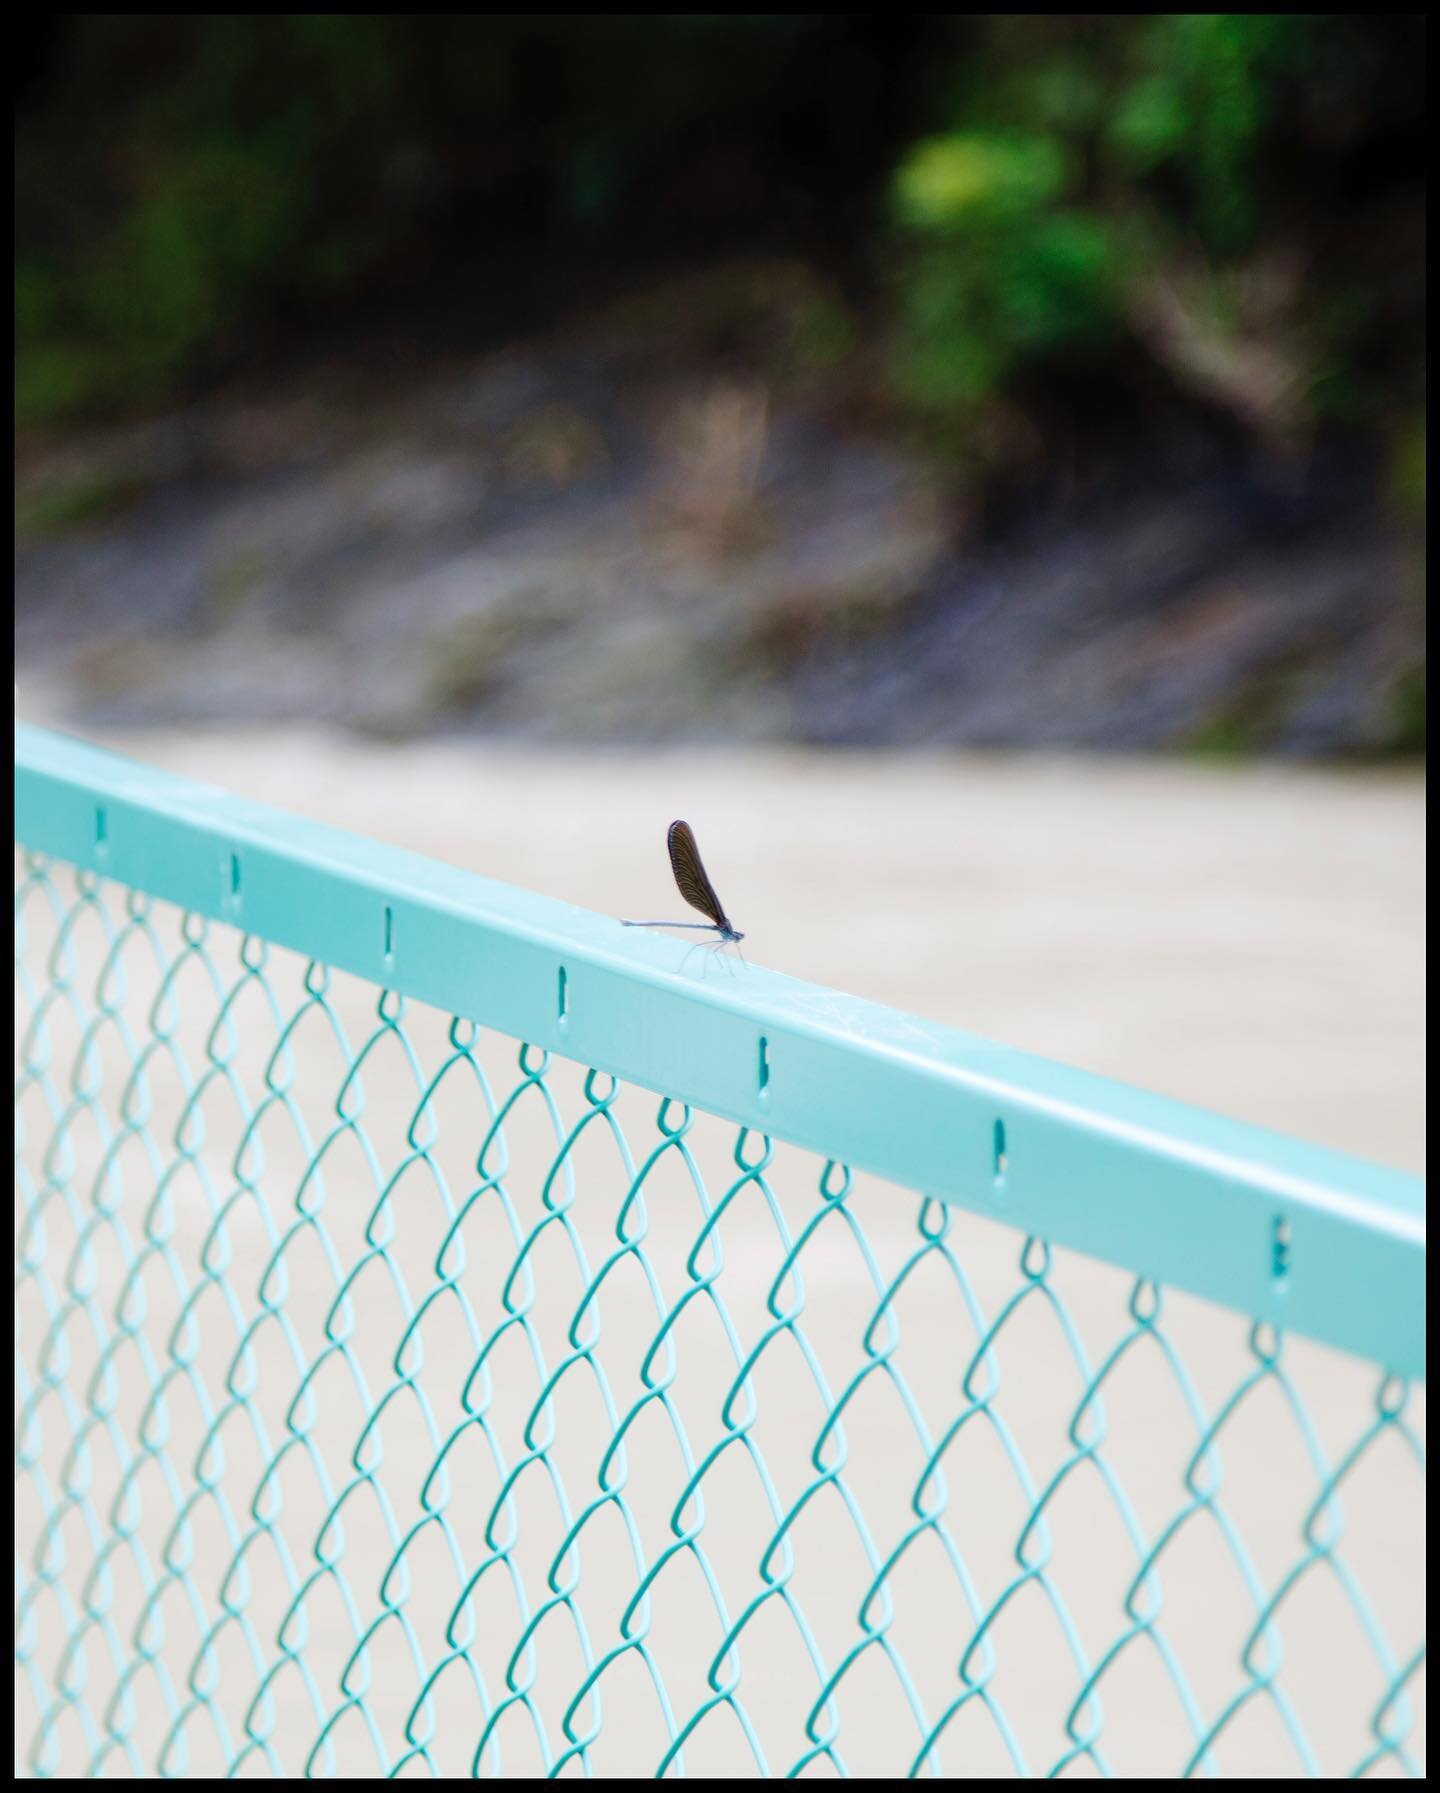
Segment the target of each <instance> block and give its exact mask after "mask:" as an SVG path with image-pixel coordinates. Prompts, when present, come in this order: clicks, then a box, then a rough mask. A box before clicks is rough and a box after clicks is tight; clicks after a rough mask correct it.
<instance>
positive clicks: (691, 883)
mask: <svg viewBox="0 0 1440 1793" xmlns="http://www.w3.org/2000/svg"><path fill="white" fill-rule="evenodd" d="M666 839H667V842H668V844H669V847H670V869H671V871H673V872H674V874H675V883H676V885H677V886H678V888H679V891H680V894H681V896H682V897H684V899H685V901H686V902H687V903H689V905H690V907H691V908H692V909H698V910H699V911H700V913H701V914H702V915H708V916H709V917H710V919H711V921H712V922H714V924H715V926H716V927H717V928H719V929H720V930H721V931H722V932H723V933H726V934H728V933H731V932H732V931H733V930H732V929H731V926H730V919H729V917H728V916H727V915H726V913H725V911H724V909H722V908H721V906H720V899H719V897H718V896H716V894H715V886H714V885H713V884H712V883H711V882H710V880H709V879H708V878H707V877H706V876H705V867H704V866H703V865H702V864H701V863H700V849H699V848H698V847H697V846H696V845H695V836H694V835H693V834H692V833H691V831H690V824H689V823H688V822H672V823H671V824H670V832H669V834H668V835H667V836H666Z"/></svg>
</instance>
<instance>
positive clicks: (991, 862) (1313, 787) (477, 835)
mask: <svg viewBox="0 0 1440 1793" xmlns="http://www.w3.org/2000/svg"><path fill="white" fill-rule="evenodd" d="M20 49H21V54H20V56H19V59H18V63H17V93H16V119H17V189H16V191H17V209H16V217H17V250H16V309H17V344H18V362H17V380H16V429H17V472H16V537H17V545H16V594H17V622H16V642H17V654H18V673H17V678H18V686H19V705H20V711H21V714H22V715H27V716H30V717H32V718H34V719H37V720H48V721H52V722H55V723H57V724H58V725H59V726H62V727H67V728H70V729H72V730H74V731H76V732H80V733H83V734H86V735H88V736H89V737H91V738H94V739H97V740H102V741H107V742H111V743H114V744H116V745H120V746H126V747H129V749H130V750H132V751H137V752H144V753H145V754H146V756H147V757H150V758H153V759H158V760H161V761H163V762H165V763H170V764H174V765H175V766H176V767H177V768H178V769H181V770H187V771H192V772H193V771H208V772H209V773H210V774H211V775H213V776H216V777H218V778H221V779H223V781H224V782H227V783H230V784H234V785H238V786H240V787H241V788H246V787H247V784H248V787H249V788H252V789H254V790H255V792H256V793H257V794H262V795H267V796H271V797H275V798H277V799H278V800H279V801H282V802H286V803H289V804H290V805H291V806H293V807H297V808H302V809H305V808H308V809H310V810H312V811H313V812H314V813H316V814H318V815H324V816H326V817H327V818H328V819H331V820H336V821H340V822H343V823H347V824H349V825H352V826H357V827H362V828H368V829H369V831H371V832H388V835H389V837H390V838H396V839H403V840H404V841H405V843H406V844H409V845H415V846H420V847H422V848H423V849H424V850H426V851H430V852H434V853H438V854H440V855H441V856H443V857H447V858H452V859H459V860H462V861H463V862H465V863H471V864H474V865H475V866H476V867H477V868H478V869H482V870H485V871H488V872H492V873H494V874H496V875H500V876H514V877H516V878H518V879H520V880H522V881H525V882H529V883H532V884H534V885H536V886H537V887H539V888H544V889H548V890H552V891H553V892H554V893H555V894H559V895H563V896H567V897H570V898H572V899H573V900H576V901H579V902H582V903H590V904H592V905H594V906H597V907H610V908H612V909H614V908H617V907H619V908H620V909H621V910H622V912H623V909H624V908H626V907H628V908H629V909H630V910H631V911H632V912H633V910H634V909H635V908H637V907H638V908H640V909H642V910H645V911H646V912H651V913H657V914H658V913H664V912H665V911H664V910H663V909H661V908H647V903H648V902H653V903H663V902H664V901H666V900H667V899H666V896H665V890H664V886H665V869H664V860H663V850H662V840H663V829H664V825H665V823H666V822H668V820H669V819H670V817H671V815H672V814H688V815H690V816H691V819H692V820H693V821H694V822H695V825H696V827H697V830H698V832H699V835H700V839H701V841H702V844H704V845H705V847H706V850H707V854H708V856H709V857H710V858H711V860H712V871H713V872H714V873H715V876H716V880H717V883H719V885H720V888H721V889H722V891H723V892H724V893H725V896H726V900H727V903H728V904H729V905H730V907H731V908H732V910H733V912H735V913H736V914H737V915H739V916H740V917H741V918H742V925H746V926H748V928H749V931H750V937H751V938H750V944H751V945H752V946H753V947H754V948H755V951H756V956H757V957H759V958H761V959H762V960H765V961H766V962H769V963H772V964H780V965H783V966H785V967H786V968H788V969H792V970H795V971H797V972H799V973H801V974H802V975H809V976H815V977H819V978H822V979H824V980H825V981H828V982H834V983H839V984H842V985H843V986H845V987H847V988H851V989H858V990H861V991H862V992H863V993H865V994H867V995H872V996H877V997H880V998H882V999H884V1000H892V1001H898V1002H902V1003H904V1004H905V1005H906V1006H910V1007H917V1008H922V1009H923V1010H924V1011H925V1012H927V1013H929V1014H938V1015H940V1016H941V1017H942V1018H944V1019H948V1020H952V1021H955V1022H956V1023H958V1024H960V1025H965V1026H972V1027H975V1028H977V1029H979V1030H981V1031H993V1032H996V1033H1001V1034H1003V1035H1005V1037H1007V1038H1009V1039H1012V1040H1014V1041H1016V1043H1019V1044H1024V1045H1030V1046H1033V1047H1035V1048H1036V1049H1038V1050H1042V1051H1049V1052H1052V1053H1053V1054H1055V1055H1056V1056H1064V1057H1069V1058H1072V1059H1078V1060H1079V1061H1080V1062H1082V1063H1086V1064H1089V1065H1091V1066H1093V1067H1094V1068H1096V1069H1100V1070H1105V1071H1109V1072H1113V1073H1115V1074H1119V1075H1127V1076H1130V1077H1132V1078H1136V1079H1138V1080H1140V1081H1143V1082H1148V1083H1150V1084H1152V1085H1154V1086H1157V1087H1163V1088H1167V1089H1169V1090H1170V1091H1171V1092H1172V1093H1176V1094H1182V1095H1189V1096H1192V1097H1194V1098H1195V1099H1198V1100H1208V1101H1213V1102H1215V1103H1217V1104H1218V1105H1222V1106H1225V1107H1227V1108H1228V1109H1229V1110H1231V1111H1232V1112H1241V1113H1246V1114H1248V1115H1249V1116H1250V1118H1254V1119H1269V1120H1272V1121H1274V1122H1275V1123H1276V1124H1280V1125H1286V1126H1290V1127H1293V1128H1295V1129H1297V1130H1302V1131H1309V1132H1311V1133H1312V1134H1313V1135H1314V1136H1316V1137H1320V1138H1329V1139H1331V1140H1332V1141H1333V1142H1334V1143H1339V1144H1347V1145H1357V1146H1359V1147H1360V1148H1361V1149H1368V1150H1373V1151H1374V1152H1375V1153H1376V1154H1377V1155H1380V1156H1384V1157H1389V1158H1391V1159H1392V1160H1395V1161H1400V1162H1407V1163H1408V1162H1413V1161H1415V1160H1416V1158H1417V1157H1418V1154H1419V1151H1420V1125H1419V1112H1420V1110H1419V1106H1418V1080H1419V1077H1420V1050H1421V1040H1422V1035H1421V1032H1420V970H1419V966H1420V957H1419V955H1420V949H1421V939H1422V935H1421V922H1420V916H1421V903H1422V896H1423V893H1422V889H1421V872H1420V855H1421V851H1422V832H1421V831H1422V822H1421V809H1420V806H1421V802H1422V792H1421V786H1420V783H1419V775H1418V770H1417V768H1418V763H1419V761H1418V756H1419V754H1420V753H1421V751H1422V747H1423V739H1424V689H1425V688H1424V658H1423V655H1424V629H1423V622H1424V611H1423V533H1422V530H1423V506H1424V489H1425V435H1424V420H1423V374H1424V346H1425V344H1424V331H1423V321H1422V320H1423V302H1424V281H1423V258H1424V229H1423V224H1424V198H1425V189H1424V181H1423V172H1422V171H1423V110H1424V102H1423V69H1424V62H1425V34H1424V25H1423V21H1422V20H1420V19H1419V18H1413V17H1394V16H1389V17H1386V16H1375V17H1370V16H1363V17H1362V16H1359V15H1343V14H1341V15H1324V16H1315V15H1309V16H1304V15H1272V14H1247V15H1240V14H1206V15H1154V16H1129V15H1127V16H1119V15H1094V16H1089V17H1085V16H1078V17H1077V16H1069V15H1066V16H1064V17H1060V16H1051V15H1026V16H1014V17H1000V16H972V17H950V16H943V15H903V16H902V15H890V16H884V17H881V16H875V15H839V14H746V15H734V16H727V15H713V14H707V15H639V14H621V15H612V16H609V17H590V16H579V15H565V14H547V15H539V16H531V17H524V16H520V15H509V14H493V15H484V16H469V17H455V18H448V17H447V18H441V17H438V16H434V15H417V16H402V15H394V14H363V15H360V14H350V15H343V14H303V15H264V16H261V15H199V16H194V17H190V16H181V15H95V14H68V15H52V16H48V17H35V18H32V19H30V20H29V21H27V23H26V24H25V26H24V27H23V29H22V38H21V45H20ZM660 745H663V746H664V747H665V748H666V749H667V752H666V753H665V754H663V755H662V754H657V753H654V752H653V751H652V750H653V749H654V748H656V747H658V746H660ZM598 748H604V749H605V750H606V754H604V755H601V757H600V758H599V759H598V760H597V759H596V757H595V754H596V750H597V749H598ZM842 748H843V749H845V750H847V751H846V752H845V753H844V754H838V753H837V752H836V750H837V749H842ZM642 749H643V750H644V751H643V752H642V751H641V750H642ZM861 750H864V751H861ZM897 750H906V751H905V752H899V751H897ZM1036 750H1040V752H1041V757H1036ZM676 752H678V753H680V754H681V755H682V757H681V758H678V759H677V758H675V757H674V755H675V753H676ZM917 752H919V753H920V754H921V757H920V758H918V759H917V758H916V757H915V755H916V753H917ZM1122 754H1129V755H1132V756H1133V755H1139V754H1143V755H1146V756H1147V762H1146V763H1145V764H1144V765H1143V766H1140V765H1136V764H1132V763H1130V762H1128V761H1126V760H1124V759H1122V758H1121V757H1120V756H1121V755H1122ZM606 755H608V756H610V757H608V758H607V757H606ZM697 755H699V756H700V757H699V759H698V760H697V758H696V756H697ZM1021 755H1023V756H1024V757H1016V756H1021ZM1102 755H1103V756H1104V757H1101V756H1102ZM1300 761H1303V762H1306V763H1305V764H1304V765H1303V766H1302V765H1298V764H1296V763H1295V762H1300ZM1282 762H1285V763H1284V764H1282ZM697 791H703V792H705V793H707V794H708V795H709V797H710V806H709V813H708V815H707V814H706V813H704V810H703V807H702V808H701V809H699V810H698V811H697V797H696V796H695V795H691V796H689V797H687V795H686V793H687V792H689V793H696V792H697ZM617 792H623V793H625V795H624V797H623V801H621V800H620V799H618V798H617ZM392 798H393V801H391V799H392ZM617 802H618V803H619V807H617ZM622 814H623V816H624V825H623V826H622V825H621V822H620V819H619V818H620V817H621V815H622ZM502 817H508V818H509V822H508V825H507V826H508V832H507V831H506V827H503V826H502V825H501V821H500V818H502ZM537 817H541V818H543V820H544V822H545V835H546V839H545V842H544V844H543V845H537V832H538V831H537V828H536V818H537ZM822 818H828V820H824V821H822ZM822 837H823V850H822V845H821V842H822ZM817 854H821V856H822V857H823V859H824V862H825V872H824V877H825V879H826V881H827V882H826V886H825V887H826V888H829V889H831V890H833V891H835V892H837V893H838V900H837V898H834V897H832V899H831V901H830V904H829V907H830V909H831V910H832V912H833V914H834V917H835V922H834V925H833V928H832V927H831V926H829V925H827V924H826V923H824V922H822V923H821V924H819V925H815V924H814V922H813V915H812V912H813V909H814V907H815V904H816V897H817V894H818V891H817V869H816V867H817ZM858 855H863V856H864V857H865V858H866V861H867V875H866V877H865V878H863V879H861V880H859V882H858V884H857V883H856V882H854V880H855V873H854V861H855V859H856V857H857V856H858ZM642 867H643V871H642V870H641V868H642ZM725 868H729V876H728V877H722V869H725ZM747 880H748V886H747ZM847 881H850V882H849V883H847ZM872 885H873V886H874V887H875V888H873V889H872V888H871V886H872ZM631 892H635V893H639V892H643V893H644V896H645V899H646V900H645V901H642V900H640V896H639V894H634V895H632V894H628V893H631ZM747 895H748V899H749V900H748V901H747V900H746V898H747ZM867 903H868V905H869V908H868V911H867V913H868V915H869V917H870V919H871V920H872V921H873V925H871V926H867V927H864V928H860V929H857V928H856V927H855V926H853V925H850V926H848V927H846V926H843V925H842V924H843V922H844V921H845V918H847V917H848V918H849V920H850V922H851V923H852V924H853V921H854V916H855V914H856V912H857V908H858V907H862V906H864V905H865V904H867ZM757 912H758V920H757ZM760 922H763V923H764V924H765V926H766V927H768V934H767V933H766V932H765V928H762V927H761V926H760V925H759V923H760ZM767 942H768V944H767ZM1147 942H1148V943H1149V944H1148V946H1147V945H1146V943H1147ZM1137 953H1138V954H1139V957H1138V958H1137ZM1172 978H1173V982H1172V981H1167V980H1170V979H1172ZM1076 980H1078V982H1077V981H1076ZM1317 1055H1318V1057H1317ZM1362 1086H1363V1087H1362ZM1342 1100H1343V1112H1342V1111H1341V1107H1340V1105H1341V1103H1342Z"/></svg>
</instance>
